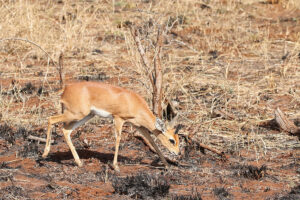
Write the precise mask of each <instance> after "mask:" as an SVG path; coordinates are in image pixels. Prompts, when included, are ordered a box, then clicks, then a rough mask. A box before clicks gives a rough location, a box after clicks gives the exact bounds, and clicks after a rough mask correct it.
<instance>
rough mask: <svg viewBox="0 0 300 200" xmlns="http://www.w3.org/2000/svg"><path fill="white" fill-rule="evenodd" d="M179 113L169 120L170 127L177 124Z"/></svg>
mask: <svg viewBox="0 0 300 200" xmlns="http://www.w3.org/2000/svg"><path fill="white" fill-rule="evenodd" d="M178 116H179V114H177V115H176V116H175V117H174V118H173V119H172V120H171V121H170V122H168V127H169V128H174V127H175V124H176V123H177V120H178Z"/></svg>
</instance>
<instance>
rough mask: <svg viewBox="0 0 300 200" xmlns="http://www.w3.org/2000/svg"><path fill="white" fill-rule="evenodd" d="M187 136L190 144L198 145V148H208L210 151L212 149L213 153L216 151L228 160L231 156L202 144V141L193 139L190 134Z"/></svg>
mask: <svg viewBox="0 0 300 200" xmlns="http://www.w3.org/2000/svg"><path fill="white" fill-rule="evenodd" d="M185 138H186V141H187V143H188V144H189V145H192V146H193V145H196V146H197V148H203V149H206V150H208V151H211V152H213V153H215V154H218V155H219V156H221V157H222V158H223V159H225V160H228V159H229V156H228V155H226V154H225V153H224V152H223V151H218V150H216V149H214V148H212V147H209V146H207V145H205V144H202V143H200V142H195V141H193V140H192V139H190V138H189V137H188V136H186V137H185Z"/></svg>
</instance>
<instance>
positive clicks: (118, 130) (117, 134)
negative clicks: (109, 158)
mask: <svg viewBox="0 0 300 200" xmlns="http://www.w3.org/2000/svg"><path fill="white" fill-rule="evenodd" d="M114 122H115V128H116V130H115V137H116V144H115V154H114V161H113V168H114V170H116V171H117V172H120V168H119V166H118V153H119V145H120V140H121V132H122V127H123V124H124V120H122V119H121V118H119V117H115V118H114Z"/></svg>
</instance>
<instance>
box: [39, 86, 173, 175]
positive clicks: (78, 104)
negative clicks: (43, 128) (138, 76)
mask: <svg viewBox="0 0 300 200" xmlns="http://www.w3.org/2000/svg"><path fill="white" fill-rule="evenodd" d="M60 101H61V103H62V104H63V106H64V108H65V110H64V112H63V114H60V115H56V116H51V117H49V120H48V130H47V142H46V146H45V150H44V153H43V157H44V158H45V157H47V155H48V153H49V151H50V143H51V142H50V141H51V127H52V125H53V124H55V123H58V122H63V123H64V126H63V134H64V137H65V139H66V142H67V144H68V146H69V148H70V150H71V152H72V154H73V157H74V159H75V162H76V163H77V165H78V166H82V162H81V161H80V158H79V156H78V154H77V152H76V150H75V147H74V145H73V144H72V141H71V137H70V135H71V132H72V131H73V130H74V129H75V128H77V127H79V126H80V125H82V124H84V123H85V122H87V121H88V120H90V119H91V118H93V117H94V116H95V115H99V116H101V117H111V118H113V119H114V124H115V137H116V142H115V154H114V160H113V168H114V170H116V171H119V167H118V161H117V159H118V150H119V144H120V139H121V132H122V126H123V124H124V123H125V122H130V123H132V124H133V125H134V126H136V127H138V128H139V129H140V130H144V129H145V128H146V129H148V130H149V131H150V132H151V133H154V134H156V135H159V137H158V139H159V140H160V142H161V144H162V145H163V146H165V147H166V148H167V149H168V150H169V151H170V152H171V153H172V154H175V155H178V154H179V138H178V134H177V132H178V130H174V129H173V128H170V127H168V128H166V127H165V124H164V123H163V122H162V120H160V119H159V118H157V117H155V116H154V114H153V113H152V112H151V111H150V109H149V107H148V105H147V103H146V101H145V100H144V99H143V98H142V97H141V96H140V95H138V94H136V93H134V92H133V91H130V90H127V89H124V88H121V87H117V86H112V85H109V84H104V83H100V82H76V83H71V84H68V85H66V86H65V88H64V92H63V94H62V96H61V100H60ZM143 132H144V133H143V134H144V135H145V136H148V137H146V138H148V139H149V140H150V141H148V142H150V143H151V144H152V146H154V148H155V150H156V152H157V153H158V154H159V156H160V157H161V159H162V160H163V162H164V164H165V165H166V167H167V162H166V160H165V158H164V157H163V156H162V154H161V152H160V150H159V149H158V148H157V146H156V144H155V143H154V142H153V140H152V139H151V137H149V135H147V134H149V133H148V132H145V131H143Z"/></svg>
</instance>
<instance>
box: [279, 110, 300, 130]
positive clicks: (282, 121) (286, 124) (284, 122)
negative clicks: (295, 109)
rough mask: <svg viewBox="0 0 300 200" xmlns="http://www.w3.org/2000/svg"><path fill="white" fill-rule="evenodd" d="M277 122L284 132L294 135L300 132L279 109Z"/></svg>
mask: <svg viewBox="0 0 300 200" xmlns="http://www.w3.org/2000/svg"><path fill="white" fill-rule="evenodd" d="M275 120H276V122H277V123H278V125H279V126H280V128H281V129H282V130H284V131H287V132H289V133H291V134H294V135H295V134H297V133H299V132H300V129H299V128H298V127H297V126H296V125H295V124H294V123H293V122H292V121H291V120H289V119H288V118H287V117H286V115H285V114H284V113H283V112H282V111H281V110H280V109H279V108H277V109H276V110H275Z"/></svg>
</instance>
